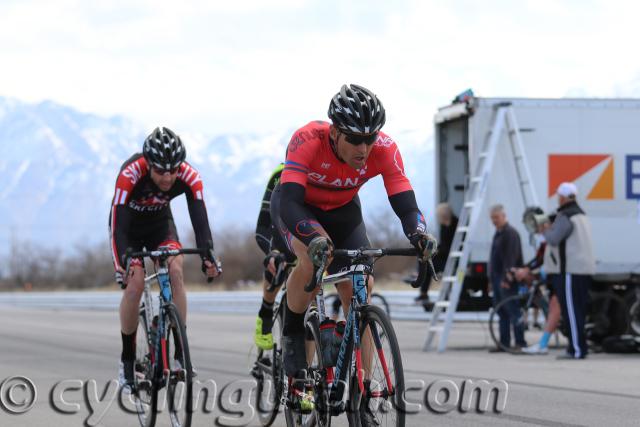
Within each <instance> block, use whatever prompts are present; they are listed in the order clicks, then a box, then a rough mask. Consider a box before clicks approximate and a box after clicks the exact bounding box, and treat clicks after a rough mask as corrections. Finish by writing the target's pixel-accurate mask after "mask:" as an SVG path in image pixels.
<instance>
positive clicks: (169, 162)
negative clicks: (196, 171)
mask: <svg viewBox="0 0 640 427" xmlns="http://www.w3.org/2000/svg"><path fill="white" fill-rule="evenodd" d="M142 154H143V155H144V158H145V159H146V160H147V163H149V165H151V166H153V167H156V168H158V169H162V170H172V169H175V168H177V167H178V166H180V163H182V162H183V161H184V159H185V158H186V157H187V152H186V150H185V148H184V145H182V141H181V140H180V137H179V136H178V135H176V134H175V133H174V132H173V131H172V130H171V129H169V128H165V127H158V128H155V129H154V131H153V132H151V134H150V135H149V136H148V137H147V139H145V140H144V145H143V146H142Z"/></svg>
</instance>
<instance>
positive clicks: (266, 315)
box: [253, 163, 295, 350]
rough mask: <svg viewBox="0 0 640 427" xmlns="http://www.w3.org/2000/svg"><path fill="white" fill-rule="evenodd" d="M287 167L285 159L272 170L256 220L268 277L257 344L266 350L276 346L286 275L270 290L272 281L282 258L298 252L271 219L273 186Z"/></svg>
mask: <svg viewBox="0 0 640 427" xmlns="http://www.w3.org/2000/svg"><path fill="white" fill-rule="evenodd" d="M283 168H284V163H280V164H279V165H278V166H277V167H276V168H275V169H274V170H273V172H272V173H271V176H270V177H269V181H268V182H267V188H266V189H265V192H264V195H263V197H262V204H261V206H260V213H259V215H258V223H257V224H256V242H257V243H258V246H259V247H260V249H261V250H262V252H264V254H265V258H264V261H263V263H264V281H263V286H262V288H263V289H262V304H261V306H260V311H259V312H258V318H257V319H256V329H255V334H254V337H253V339H254V342H255V344H256V346H257V347H258V348H260V349H262V350H271V349H272V348H273V335H272V334H271V329H272V327H273V304H274V302H275V299H276V295H277V294H278V290H279V289H280V287H281V286H282V283H283V281H282V280H283V279H284V276H283V277H281V278H280V281H279V283H274V285H276V287H275V288H274V289H272V290H271V291H269V288H270V287H271V283H272V282H273V280H274V278H275V277H274V275H275V274H276V270H277V268H278V265H279V264H280V263H281V262H289V263H292V262H294V261H295V256H294V255H293V253H291V251H289V249H288V248H287V245H286V244H285V243H284V241H283V240H282V236H280V233H278V232H277V230H275V228H274V225H273V222H272V221H271V195H272V193H273V189H274V188H275V187H276V186H277V185H278V183H279V182H280V175H281V174H282V170H283Z"/></svg>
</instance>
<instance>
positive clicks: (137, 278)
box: [109, 127, 219, 389]
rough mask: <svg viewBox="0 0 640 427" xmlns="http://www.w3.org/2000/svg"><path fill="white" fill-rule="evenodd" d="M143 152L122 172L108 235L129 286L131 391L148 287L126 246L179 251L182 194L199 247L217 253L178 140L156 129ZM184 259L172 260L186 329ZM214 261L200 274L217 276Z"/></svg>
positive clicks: (199, 190)
mask: <svg viewBox="0 0 640 427" xmlns="http://www.w3.org/2000/svg"><path fill="white" fill-rule="evenodd" d="M142 151H143V152H142V153H138V154H134V155H133V156H131V157H130V158H129V159H128V160H127V161H126V162H125V163H124V164H123V165H122V167H121V168H120V172H119V174H118V178H117V180H116V186H115V193H114V196H113V201H112V206H111V212H110V215H109V234H110V237H111V238H110V241H111V253H112V257H113V264H114V267H115V270H116V281H117V282H118V283H120V284H121V285H122V286H123V287H125V286H126V288H125V290H124V292H123V294H122V300H121V302H120V328H121V335H122V354H121V360H120V375H119V379H120V385H121V386H123V387H125V388H126V389H130V385H131V384H132V383H133V361H134V359H135V342H136V337H135V334H136V330H137V327H138V306H139V304H140V298H141V295H142V291H143V289H144V274H145V272H144V268H143V263H142V260H140V259H134V260H132V261H131V264H130V268H129V275H128V276H126V277H125V269H126V266H124V265H122V256H123V255H124V254H125V251H126V249H127V248H132V249H133V250H134V251H141V250H142V249H143V248H146V249H148V250H154V249H156V248H157V247H159V246H169V247H173V248H180V247H181V246H180V241H179V239H178V233H177V231H176V226H175V223H174V221H173V215H172V214H171V208H170V206H169V202H170V201H171V200H172V199H173V198H175V197H177V196H179V195H181V194H184V195H185V196H186V198H187V206H188V208H189V216H190V217H191V223H192V225H193V229H194V231H195V235H196V244H197V246H198V247H199V248H202V249H207V248H211V249H213V243H212V237H211V230H210V228H209V220H208V218H207V210H206V207H205V204H204V196H203V185H202V179H201V177H200V174H199V173H198V171H196V170H195V169H194V168H193V167H192V166H191V165H189V164H188V163H187V162H186V161H185V158H186V151H185V148H184V145H183V144H182V141H181V140H180V137H179V136H178V135H176V134H175V133H174V132H172V131H171V130H170V129H167V128H164V127H163V128H156V129H155V130H154V131H153V132H152V133H151V134H150V135H149V136H148V137H147V138H146V139H145V141H144V145H143V150H142ZM182 258H183V257H182V256H181V255H180V256H177V257H172V258H169V275H170V278H171V286H172V293H173V301H174V302H175V304H176V306H177V307H178V311H179V314H180V316H181V318H182V321H183V323H184V324H185V325H186V314H187V298H186V294H185V290H184V283H183V275H182ZM212 261H213V260H212V259H211V258H210V257H208V256H207V257H203V260H202V270H203V272H205V274H206V275H207V277H216V276H217V275H218V274H219V272H218V269H217V267H216V266H215V264H214V263H213V262H212Z"/></svg>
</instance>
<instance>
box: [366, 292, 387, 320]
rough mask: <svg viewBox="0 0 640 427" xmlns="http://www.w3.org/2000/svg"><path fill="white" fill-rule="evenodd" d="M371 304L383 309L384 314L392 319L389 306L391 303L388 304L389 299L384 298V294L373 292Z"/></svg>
mask: <svg viewBox="0 0 640 427" xmlns="http://www.w3.org/2000/svg"><path fill="white" fill-rule="evenodd" d="M371 304H372V305H376V306H378V307H380V308H382V309H383V310H384V312H385V313H386V314H387V317H388V318H389V319H391V308H390V306H389V303H388V302H387V299H386V298H385V297H384V296H382V294H379V293H377V292H373V293H372V294H371Z"/></svg>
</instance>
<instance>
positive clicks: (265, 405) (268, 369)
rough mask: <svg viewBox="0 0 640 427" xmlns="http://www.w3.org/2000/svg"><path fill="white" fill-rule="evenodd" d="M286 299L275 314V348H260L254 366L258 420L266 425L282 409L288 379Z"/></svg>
mask: <svg viewBox="0 0 640 427" xmlns="http://www.w3.org/2000/svg"><path fill="white" fill-rule="evenodd" d="M283 304H286V300H285V298H284V297H283V298H282V300H281V301H280V304H279V306H278V308H276V310H275V312H274V316H273V328H272V331H271V333H272V334H273V349H272V350H266V351H265V350H260V351H259V352H258V358H257V360H256V364H255V367H254V372H253V375H254V377H256V382H257V388H256V412H257V414H258V421H259V422H260V424H261V425H263V426H264V427H268V426H270V425H271V424H273V421H274V420H275V419H276V416H277V415H278V412H279V411H280V400H281V398H282V390H283V388H284V381H285V380H286V377H285V374H284V370H283V367H282V339H281V337H282V327H283V320H284V319H283V317H284V306H283Z"/></svg>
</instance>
